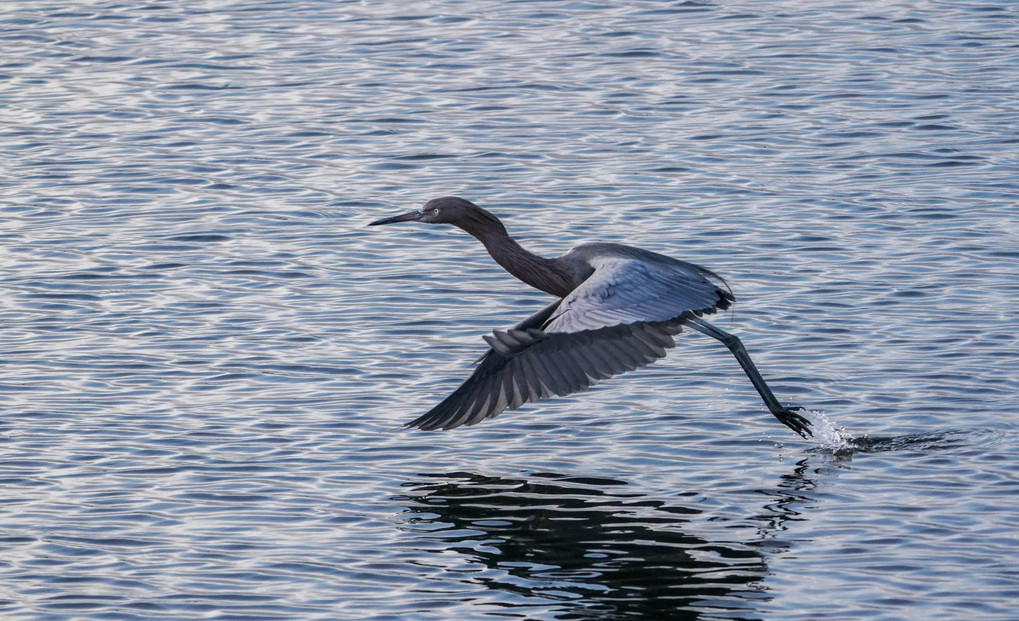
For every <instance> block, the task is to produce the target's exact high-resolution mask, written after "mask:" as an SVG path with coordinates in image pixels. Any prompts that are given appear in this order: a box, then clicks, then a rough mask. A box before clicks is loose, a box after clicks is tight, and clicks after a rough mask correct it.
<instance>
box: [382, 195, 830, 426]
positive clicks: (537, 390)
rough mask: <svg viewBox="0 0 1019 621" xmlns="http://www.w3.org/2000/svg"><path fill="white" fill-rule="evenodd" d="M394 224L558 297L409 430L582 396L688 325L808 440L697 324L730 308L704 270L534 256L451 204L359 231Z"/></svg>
mask: <svg viewBox="0 0 1019 621" xmlns="http://www.w3.org/2000/svg"><path fill="white" fill-rule="evenodd" d="M396 222H425V223H427V224H452V225H453V226H456V227H459V228H461V229H463V230H464V231H466V232H467V233H470V234H471V235H473V236H474V237H475V238H477V239H478V241H480V242H481V243H482V244H484V245H485V249H486V250H488V254H490V255H492V258H493V259H495V262H496V263H498V264H499V265H501V266H502V267H504V268H505V269H506V271H507V272H509V273H510V274H512V275H514V276H516V277H517V278H519V279H520V280H522V281H524V282H525V283H527V284H528V285H531V286H532V287H535V288H537V289H540V290H542V291H544V292H546V293H550V294H552V295H554V296H556V297H557V298H558V299H557V300H556V301H555V302H553V303H551V304H549V305H548V306H546V307H545V308H543V309H541V310H540V311H538V312H537V313H535V314H533V315H531V316H530V317H528V318H527V319H524V320H523V321H521V322H520V323H518V324H517V325H515V326H513V327H512V328H510V329H509V330H496V331H495V332H494V333H493V334H492V335H491V336H485V337H483V338H484V339H485V341H486V342H487V343H488V345H489V346H490V349H489V350H488V351H487V352H485V354H484V355H483V356H482V357H481V358H480V360H479V361H478V367H477V369H475V371H474V373H473V374H472V375H471V376H470V377H469V378H467V380H466V381H465V382H464V383H463V384H461V386H460V387H459V388H457V389H456V391H454V392H453V394H451V395H450V396H448V397H446V399H444V400H443V401H442V403H440V404H438V405H437V406H435V407H434V408H432V409H431V410H429V411H428V412H426V413H425V414H424V415H422V416H421V417H419V418H417V419H415V420H413V421H411V422H410V423H407V425H408V426H409V427H419V428H421V429H427V430H430V429H453V428H454V427H459V426H460V425H473V424H475V423H478V422H480V421H482V420H484V419H486V418H491V417H493V416H497V415H498V414H500V413H501V412H502V411H503V410H505V409H506V408H509V409H511V410H514V409H516V408H518V407H520V406H521V405H523V404H524V403H530V402H532V401H537V400H539V399H544V398H546V397H551V396H552V395H557V396H564V395H568V394H571V393H574V392H578V391H582V390H587V389H588V388H590V387H591V386H593V385H594V384H595V383H596V382H597V381H598V380H602V379H605V378H607V377H611V376H613V375H618V374H620V373H624V372H626V371H632V370H634V369H636V368H638V367H643V366H646V365H649V364H651V363H652V362H654V361H655V360H658V359H659V358H664V357H665V350H666V349H668V348H670V347H674V346H675V345H676V341H675V340H674V339H673V337H674V336H675V335H677V334H679V333H680V331H682V329H683V326H688V327H690V328H692V329H694V330H697V331H698V332H701V333H703V334H706V335H708V336H710V337H712V338H715V339H718V340H719V341H721V342H722V343H723V344H724V345H725V346H726V347H728V348H729V351H731V352H732V354H733V355H734V356H735V357H736V360H737V361H739V364H740V366H741V367H743V371H745V372H746V374H747V376H748V377H749V378H750V381H751V382H752V383H753V385H754V388H756V389H757V392H758V393H760V395H761V398H762V399H763V400H764V404H765V405H766V406H768V410H770V411H771V413H772V414H773V415H774V416H775V418H777V419H778V420H779V421H781V422H782V424H784V425H786V426H787V427H789V428H790V429H792V430H793V431H795V432H796V433H798V434H800V435H801V436H803V437H805V438H806V437H808V436H810V435H813V434H812V432H811V430H810V421H809V420H807V419H806V418H804V417H803V416H801V415H799V414H797V413H796V412H795V410H799V409H802V408H798V407H786V406H783V405H782V404H781V403H779V402H778V399H776V398H775V395H774V393H772V392H771V389H770V388H768V384H767V383H766V382H765V381H764V378H763V377H761V373H760V371H758V370H757V367H756V366H755V365H754V362H753V361H752V360H751V359H750V355H749V354H747V350H746V348H744V347H743V343H742V342H740V340H739V338H737V337H736V336H733V335H732V334H729V333H728V332H724V331H722V330H719V329H718V328H716V327H715V326H713V325H711V324H710V323H708V322H707V321H705V320H704V319H702V318H701V317H702V316H703V315H710V314H712V313H714V312H716V311H719V310H725V309H727V308H729V306H730V305H731V304H732V303H733V302H734V301H735V298H734V297H733V295H732V293H731V292H730V291H728V290H727V289H728V287H727V286H726V285H725V281H724V279H722V277H721V276H719V275H717V274H715V273H714V272H712V271H711V270H708V269H705V268H703V267H700V266H698V265H694V264H693V263H687V262H686V261H680V260H677V259H673V258H671V257H667V256H665V255H661V254H657V253H654V252H650V251H648V250H643V249H641V248H634V247H632V246H624V245H621V244H607V243H594V244H582V245H580V246H577V247H576V248H574V249H573V250H570V251H569V252H567V253H566V254H564V255H563V256H561V257H558V258H555V259H547V258H545V257H540V256H538V255H536V254H533V253H531V252H528V251H527V250H525V249H524V248H523V247H521V246H520V244H518V243H517V242H516V241H515V240H514V239H513V238H512V237H510V236H509V233H507V232H506V227H505V226H503V224H502V222H500V221H499V219H498V218H496V217H495V216H494V215H492V214H491V213H489V212H488V211H485V210H484V209H482V208H481V207H478V206H477V205H475V204H474V203H471V202H470V201H467V200H464V199H462V198H458V197H455V196H446V197H443V198H436V199H433V200H430V201H428V202H427V203H425V206H424V207H423V208H422V209H420V210H416V211H410V212H407V213H405V214H401V215H399V216H393V217H391V218H383V219H381V220H376V221H374V222H372V223H370V224H369V226H375V225H379V224H393V223H396ZM719 285H723V286H726V288H725V289H723V288H721V287H720V286H719Z"/></svg>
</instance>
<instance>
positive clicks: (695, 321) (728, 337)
mask: <svg viewBox="0 0 1019 621" xmlns="http://www.w3.org/2000/svg"><path fill="white" fill-rule="evenodd" d="M686 325H688V326H690V327H691V328H693V329H694V330H697V331H698V332H701V333H702V334H707V335H708V336H710V337H712V338H715V339H718V340H719V341H721V342H722V344H723V345H725V346H726V347H728V348H729V351H731V352H732V355H733V356H736V360H737V361H738V362H739V365H740V366H741V367H743V371H744V372H745V373H746V374H747V377H749V378H750V381H751V382H752V383H753V384H754V388H756V389H757V392H758V393H760V395H761V398H762V399H764V405H766V406H768V409H769V410H770V411H771V413H772V414H774V415H775V418H777V419H778V420H780V421H781V422H782V424H784V425H785V426H786V427H789V428H790V429H792V430H793V431H795V432H796V433H798V434H800V435H801V436H803V437H804V438H806V437H809V436H812V435H813V433H811V431H810V421H808V420H807V419H806V418H803V417H802V416H800V415H799V414H797V413H796V412H794V411H793V410H799V409H801V408H787V407H784V406H783V405H782V404H781V403H779V402H778V399H776V398H775V393H773V392H771V388H768V384H767V382H765V381H764V378H763V377H761V372H760V371H758V370H757V366H756V365H754V361H753V360H751V359H750V354H748V353H747V349H746V348H745V347H743V343H742V341H740V340H739V337H737V336H736V335H734V334H729V333H728V332H725V331H724V330H719V329H718V328H716V327H715V326H713V325H711V324H710V323H708V322H706V321H704V320H703V319H701V318H700V317H696V316H693V315H690V316H688V317H686Z"/></svg>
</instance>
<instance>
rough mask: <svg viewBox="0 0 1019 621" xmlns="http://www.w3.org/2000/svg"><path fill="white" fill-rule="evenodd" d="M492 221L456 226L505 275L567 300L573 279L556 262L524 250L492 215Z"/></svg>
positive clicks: (572, 287)
mask: <svg viewBox="0 0 1019 621" xmlns="http://www.w3.org/2000/svg"><path fill="white" fill-rule="evenodd" d="M492 219H493V220H494V222H485V223H484V224H483V225H480V226H471V225H470V224H467V225H466V226H464V225H458V226H460V228H462V229H463V230H465V231H467V232H468V233H470V234H471V235H473V236H474V237H475V238H477V240H478V241H480V242H481V243H482V244H484V245H485V249H486V250H488V254H490V255H492V258H493V259H495V262H496V263H498V264H499V265H501V266H502V267H503V268H504V269H505V270H506V271H507V272H509V273H510V274H513V275H514V276H516V277H517V278H518V279H520V280H522V281H523V282H525V283H527V284H528V285H531V286H532V287H534V288H535V289H540V290H541V291H544V292H546V293H551V294H552V295H556V296H559V297H561V298H562V297H566V296H567V295H569V293H570V291H573V289H574V286H575V283H574V282H573V280H574V279H573V276H572V274H570V273H569V271H567V270H566V269H564V268H563V267H562V266H560V265H559V263H558V262H557V261H556V260H555V259H547V258H545V257H542V256H539V255H536V254H534V253H533V252H530V251H529V250H527V249H525V248H524V247H523V246H521V245H520V244H518V243H517V241H516V240H515V239H513V238H512V237H510V235H509V233H507V232H506V227H505V226H503V224H502V222H499V220H498V219H496V218H495V216H492Z"/></svg>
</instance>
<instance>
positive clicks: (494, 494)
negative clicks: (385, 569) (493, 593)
mask: <svg viewBox="0 0 1019 621" xmlns="http://www.w3.org/2000/svg"><path fill="white" fill-rule="evenodd" d="M806 470H807V469H806V467H805V465H804V467H803V469H802V471H800V472H798V473H797V474H796V475H795V476H794V477H793V479H792V480H790V481H787V482H785V485H787V486H789V487H793V488H802V487H803V486H804V485H805V486H807V487H809V486H810V484H809V483H808V482H806V480H805V479H804V477H803V474H804V473H805V472H806ZM428 479H435V480H434V481H429V480H428ZM406 486H407V487H408V490H407V491H406V493H405V494H404V495H401V496H400V497H398V498H397V499H396V500H397V501H399V502H401V503H402V504H405V505H406V506H407V508H408V513H407V514H406V515H405V520H406V523H408V524H414V525H416V526H420V525H422V524H426V525H427V526H429V528H428V534H427V535H426V536H427V537H428V538H434V539H439V540H441V541H444V542H447V545H443V546H442V549H443V550H444V551H449V550H453V551H456V552H459V553H460V554H462V555H464V556H465V557H467V558H469V559H471V560H474V561H477V562H480V563H483V564H484V565H486V566H487V567H488V569H489V570H494V571H486V572H472V573H471V578H470V579H471V580H475V581H482V582H484V583H485V584H486V586H487V587H488V588H491V589H496V590H501V591H504V592H513V593H518V594H520V595H523V596H525V597H529V598H534V597H537V598H541V599H542V600H544V601H546V602H554V603H553V604H552V607H553V608H554V610H555V612H556V613H561V615H562V616H559V614H557V618H563V619H621V618H629V617H634V618H646V619H698V618H702V617H703V616H707V617H710V618H738V619H753V618H757V614H756V612H755V611H756V610H757V609H758V607H759V605H760V604H761V603H762V602H763V601H767V600H768V599H770V596H769V595H768V593H767V591H766V590H765V589H764V588H763V586H762V584H761V583H762V580H763V579H764V578H765V577H766V575H767V573H768V567H767V564H766V562H765V556H764V554H763V553H762V551H761V549H759V548H758V547H757V546H758V544H760V543H761V542H762V541H763V540H764V539H765V538H768V537H766V536H765V537H762V536H761V534H760V533H761V530H762V529H763V530H764V531H765V533H767V531H772V530H774V529H776V528H778V529H781V528H783V523H784V521H785V520H787V519H790V518H792V519H795V517H796V513H795V509H794V507H793V505H794V504H795V503H796V502H799V501H801V500H802V498H801V497H800V496H799V495H797V494H796V493H792V494H789V495H788V497H787V498H786V497H783V494H782V492H781V491H780V492H779V493H778V497H777V498H773V499H772V500H773V502H774V504H773V505H769V506H778V507H780V508H781V510H780V511H776V510H771V509H768V508H765V510H764V511H763V515H762V516H760V517H758V518H756V519H755V518H751V520H754V521H758V523H759V524H760V526H761V528H760V529H759V530H758V534H757V535H756V536H753V537H752V538H753V539H754V541H750V542H738V541H737V542H734V541H709V540H706V539H704V538H702V537H701V536H697V535H693V534H690V533H689V532H685V531H690V530H693V525H692V524H691V522H692V521H693V520H695V519H696V520H698V521H700V522H702V523H703V522H704V521H705V517H704V516H702V515H701V514H702V513H703V511H702V510H701V509H699V508H698V507H697V503H696V502H695V500H690V502H688V503H687V504H683V499H682V497H680V498H678V499H676V501H675V502H672V501H670V502H669V504H666V503H665V502H663V501H661V500H652V499H649V498H647V497H645V496H644V495H643V494H639V493H635V492H632V491H628V489H627V487H628V486H627V484H626V483H625V482H622V481H616V480H610V479H583V478H575V477H567V476H562V475H556V474H536V475H530V476H528V477H527V478H520V479H504V478H496V477H485V476H481V475H477V474H470V473H452V474H442V475H431V476H428V477H425V478H424V480H421V481H416V482H413V483H407V484H406ZM783 491H786V492H795V490H792V489H789V488H788V487H786V488H785V489H784V490H783ZM698 530H700V531H703V530H711V529H704V528H703V527H701V528H698ZM734 532H735V531H734ZM751 532H752V531H751ZM776 548H778V550H776ZM780 549H781V546H780V545H778V544H776V542H775V541H774V540H771V541H768V547H767V550H768V552H769V553H775V552H776V551H780Z"/></svg>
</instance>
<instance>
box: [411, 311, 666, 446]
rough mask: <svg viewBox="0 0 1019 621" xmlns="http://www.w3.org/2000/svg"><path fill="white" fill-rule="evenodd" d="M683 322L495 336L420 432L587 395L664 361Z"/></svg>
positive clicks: (424, 421) (422, 422) (421, 420)
mask: <svg viewBox="0 0 1019 621" xmlns="http://www.w3.org/2000/svg"><path fill="white" fill-rule="evenodd" d="M680 330H682V322H681V321H677V322H662V323H638V324H630V325H626V324H622V325H616V326H612V327H611V328H604V329H602V330H585V331H583V332H574V333H565V332H552V333H549V332H542V331H541V330H536V329H529V330H507V331H505V332H503V331H496V332H495V333H493V335H492V336H486V337H484V338H485V340H486V341H487V342H488V344H489V345H490V346H491V347H492V348H491V349H490V350H488V353H486V354H485V355H484V357H483V358H482V359H481V363H480V364H479V365H478V368H477V369H475V370H474V373H473V374H472V375H471V376H470V377H469V378H468V379H467V381H465V382H464V383H463V384H462V385H461V386H460V388H457V389H456V391H455V392H454V393H453V394H451V395H450V396H449V397H447V398H446V399H445V400H443V401H442V403H440V404H439V405H437V406H435V407H434V408H432V409H431V410H430V411H428V412H427V413H426V414H424V415H423V416H421V417H420V418H418V419H416V420H414V421H412V422H410V423H408V426H411V427H420V428H421V429H440V428H441V429H452V428H454V427H459V426H460V425H473V424H475V423H478V422H481V421H482V420H484V419H486V418H490V417H492V416H496V415H498V414H499V413H501V412H502V411H503V410H505V409H506V408H509V409H511V410H515V409H516V408H518V407H520V406H521V405H523V404H524V403H530V402H532V401H537V400H538V399H544V398H546V397H551V396H553V395H558V396H564V395H568V394H571V393H574V392H579V391H582V390H587V389H588V388H590V387H591V386H592V385H594V384H595V382H597V381H598V380H602V379H605V378H607V377H611V376H613V375H618V374H619V373H623V372H625V371H632V370H634V369H636V368H637V367H642V366H645V365H648V364H651V363H652V362H654V361H655V360H658V359H659V358H662V357H664V356H665V350H666V349H668V348H670V347H674V346H675V345H676V342H675V340H673V338H672V337H673V335H675V334H678V333H679V331H680Z"/></svg>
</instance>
